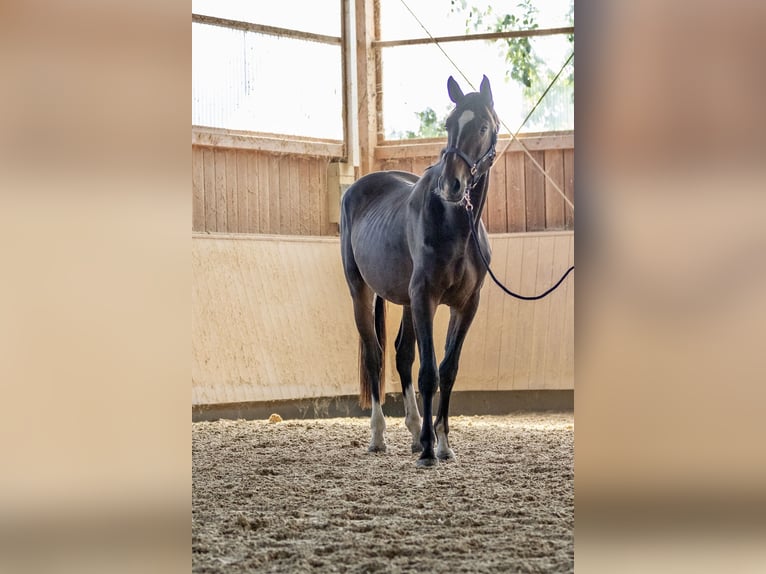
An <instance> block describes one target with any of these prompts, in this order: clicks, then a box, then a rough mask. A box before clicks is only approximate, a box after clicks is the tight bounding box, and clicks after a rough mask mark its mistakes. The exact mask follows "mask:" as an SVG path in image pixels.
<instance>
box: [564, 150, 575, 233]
mask: <svg viewBox="0 0 766 574" xmlns="http://www.w3.org/2000/svg"><path fill="white" fill-rule="evenodd" d="M574 189H575V188H574V149H565V150H564V195H566V196H567V199H569V201H571V202H572V205H574ZM564 206H565V207H564V209H565V212H564V215H565V226H566V228H567V229H574V211H572V208H571V207H569V206H568V205H567V204H566V203H565V204H564Z"/></svg>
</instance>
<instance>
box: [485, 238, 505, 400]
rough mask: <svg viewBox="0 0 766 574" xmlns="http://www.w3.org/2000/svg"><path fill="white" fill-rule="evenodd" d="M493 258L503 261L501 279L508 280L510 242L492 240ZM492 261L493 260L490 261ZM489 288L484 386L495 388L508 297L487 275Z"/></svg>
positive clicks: (486, 293)
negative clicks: (502, 319)
mask: <svg viewBox="0 0 766 574" xmlns="http://www.w3.org/2000/svg"><path fill="white" fill-rule="evenodd" d="M491 245H492V258H491V261H495V262H501V265H500V266H499V267H498V266H497V265H495V266H494V268H495V269H499V271H498V272H499V273H500V275H499V276H498V277H499V279H500V280H501V281H503V282H505V281H506V277H505V271H506V269H505V261H506V259H507V257H508V242H507V241H492V243H491ZM490 263H491V262H490ZM486 283H487V284H488V285H487V287H488V288H487V289H484V290H483V291H482V293H481V305H482V306H483V308H484V309H483V311H484V314H485V315H486V319H487V322H486V328H485V338H484V349H483V350H484V353H483V359H482V371H483V373H481V378H482V387H484V388H487V387H488V388H489V389H492V390H495V389H497V388H498V386H499V383H500V362H501V357H502V337H501V334H502V332H503V330H504V329H505V328H506V325H504V324H503V323H501V322H500V321H499V320H498V319H499V318H500V317H502V312H503V303H504V301H503V299H504V298H506V297H507V295H506V294H505V293H503V292H502V291H501V290H500V289H499V288H498V287H497V286H496V285H495V284H494V283H492V281H491V279H490V278H489V277H487V280H486Z"/></svg>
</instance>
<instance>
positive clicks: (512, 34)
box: [373, 26, 574, 48]
mask: <svg viewBox="0 0 766 574" xmlns="http://www.w3.org/2000/svg"><path fill="white" fill-rule="evenodd" d="M556 34H574V26H563V27H559V28H534V29H528V30H509V31H507V32H481V33H478V34H462V35H460V36H437V37H429V38H406V39H403V40H380V41H377V42H373V45H374V46H375V47H376V48H390V47H392V46H415V45H419V44H434V43H437V42H438V43H439V44H442V43H446V42H466V41H471V40H505V39H508V38H529V37H532V36H552V35H556Z"/></svg>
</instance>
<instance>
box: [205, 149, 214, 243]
mask: <svg viewBox="0 0 766 574" xmlns="http://www.w3.org/2000/svg"><path fill="white" fill-rule="evenodd" d="M202 163H203V165H204V174H203V175H204V193H205V226H204V230H205V231H215V229H216V200H215V152H214V150H213V149H212V148H209V147H206V148H203V149H202Z"/></svg>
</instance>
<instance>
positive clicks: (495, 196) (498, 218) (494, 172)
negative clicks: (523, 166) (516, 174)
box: [485, 162, 508, 233]
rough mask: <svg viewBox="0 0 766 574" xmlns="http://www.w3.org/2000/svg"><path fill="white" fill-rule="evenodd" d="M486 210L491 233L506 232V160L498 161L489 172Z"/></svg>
mask: <svg viewBox="0 0 766 574" xmlns="http://www.w3.org/2000/svg"><path fill="white" fill-rule="evenodd" d="M485 211H486V212H487V221H488V222H489V226H488V227H487V230H488V231H489V232H490V233H506V232H507V231H508V215H507V211H508V205H507V192H506V189H505V162H498V164H495V166H494V167H493V168H492V169H491V170H490V172H489V189H488V191H487V206H486V207H485Z"/></svg>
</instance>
